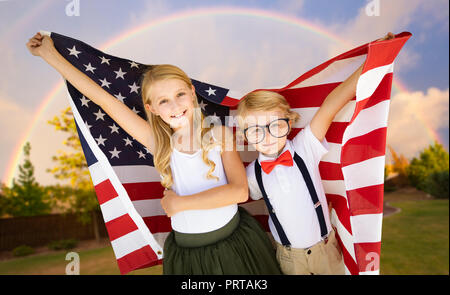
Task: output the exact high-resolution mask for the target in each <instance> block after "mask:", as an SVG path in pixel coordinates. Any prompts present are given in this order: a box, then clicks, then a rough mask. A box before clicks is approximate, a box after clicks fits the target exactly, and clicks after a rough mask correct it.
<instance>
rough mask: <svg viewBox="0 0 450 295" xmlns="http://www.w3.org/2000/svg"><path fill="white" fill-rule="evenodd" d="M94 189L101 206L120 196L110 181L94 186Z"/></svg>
mask: <svg viewBox="0 0 450 295" xmlns="http://www.w3.org/2000/svg"><path fill="white" fill-rule="evenodd" d="M94 189H95V192H96V193H97V199H98V202H99V204H100V205H102V204H103V203H105V202H108V201H109V200H111V199H114V198H115V197H117V196H118V194H117V192H116V190H115V189H114V187H113V185H112V184H111V181H109V179H106V180H104V181H102V182H100V183H99V184H97V185H96V186H94Z"/></svg>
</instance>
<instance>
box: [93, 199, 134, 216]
mask: <svg viewBox="0 0 450 295" xmlns="http://www.w3.org/2000/svg"><path fill="white" fill-rule="evenodd" d="M100 209H101V210H102V214H103V219H104V220H105V222H108V221H111V220H113V219H116V218H117V217H120V216H122V215H124V214H127V213H128V212H127V211H126V210H125V207H124V206H123V204H122V202H121V201H120V198H119V197H115V198H113V199H111V200H109V201H107V202H105V203H103V204H101V205H100Z"/></svg>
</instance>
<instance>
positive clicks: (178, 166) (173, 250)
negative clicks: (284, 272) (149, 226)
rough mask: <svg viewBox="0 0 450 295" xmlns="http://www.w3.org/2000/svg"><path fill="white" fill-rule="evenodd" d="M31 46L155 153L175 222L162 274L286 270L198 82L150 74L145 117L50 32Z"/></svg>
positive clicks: (165, 203)
mask: <svg viewBox="0 0 450 295" xmlns="http://www.w3.org/2000/svg"><path fill="white" fill-rule="evenodd" d="M27 47H28V49H29V51H30V52H31V54H33V55H35V56H41V57H42V58H43V59H44V60H45V61H46V62H47V63H48V64H50V65H51V66H52V67H54V68H55V69H56V70H57V71H58V72H59V73H60V74H61V75H62V76H63V77H64V78H65V79H67V80H68V81H69V82H70V83H71V84H72V85H74V86H75V87H76V88H77V89H78V90H79V91H80V92H81V93H82V94H83V95H84V96H86V97H88V98H90V99H91V100H92V101H93V102H94V103H96V104H97V105H99V106H100V107H101V108H102V109H103V110H104V111H105V112H106V113H108V115H109V116H110V117H111V118H113V120H114V121H116V122H117V123H118V124H119V125H120V126H121V127H122V128H123V129H124V130H125V131H126V132H127V133H129V134H130V135H131V136H133V137H134V138H135V139H136V140H137V141H139V142H141V143H142V144H143V145H144V146H146V147H147V148H148V150H149V151H150V153H151V154H152V155H153V156H154V164H155V167H156V169H157V170H158V172H159V173H160V174H161V178H162V181H161V184H162V185H163V186H164V187H165V188H166V191H165V192H164V197H163V198H162V199H161V205H162V207H163V209H164V210H165V212H166V213H167V215H168V216H169V217H171V224H172V228H173V231H172V232H171V233H170V234H169V236H168V237H167V239H166V241H165V244H164V262H163V272H164V274H280V273H281V272H280V270H279V266H278V263H277V261H276V258H275V255H274V254H275V253H274V249H273V247H272V244H271V242H270V240H269V238H268V237H267V234H266V233H265V232H264V231H263V230H262V228H261V227H260V225H259V224H258V223H257V221H256V220H255V219H254V218H253V217H251V216H250V215H249V214H248V213H247V212H246V211H245V210H244V209H242V208H240V207H238V206H237V203H241V202H245V201H246V200H247V199H248V187H247V180H246V175H245V169H244V166H243V164H242V162H241V160H240V157H239V154H238V152H237V151H236V146H235V138H234V136H233V133H232V131H231V130H229V129H228V128H226V127H224V126H213V127H205V126H203V125H205V124H204V123H205V118H204V117H203V115H202V113H201V109H200V108H199V106H198V102H197V97H196V94H195V88H194V86H193V85H192V83H191V80H190V79H189V77H188V76H187V75H186V74H185V73H184V72H183V71H182V70H181V69H179V68H177V67H175V66H172V65H158V66H149V67H148V70H147V71H146V72H145V73H144V75H143V79H142V84H141V90H142V93H141V95H142V102H143V105H144V106H145V109H146V111H147V117H148V118H149V122H147V121H145V120H144V119H142V118H141V117H139V116H138V115H137V114H135V113H134V112H133V111H132V110H130V109H129V108H128V107H127V106H125V105H124V104H123V103H122V102H120V101H119V100H117V99H115V98H114V97H113V96H112V95H110V94H109V93H108V92H106V91H105V90H104V89H103V88H102V87H101V86H99V85H98V84H97V83H95V82H94V81H92V80H91V79H90V78H89V77H88V76H87V75H85V74H84V73H82V72H81V71H79V70H78V69H76V68H75V67H74V66H73V65H71V64H70V63H69V62H68V61H67V60H65V59H64V57H62V56H61V55H60V54H59V53H58V51H57V50H56V49H55V47H54V45H53V41H52V40H51V38H50V37H48V36H41V35H40V33H37V34H36V35H35V36H33V37H32V38H31V39H30V40H29V42H28V43H27ZM187 169H189V170H188V171H186V170H187Z"/></svg>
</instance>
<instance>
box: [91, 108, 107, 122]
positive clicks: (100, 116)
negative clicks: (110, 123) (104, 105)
mask: <svg viewBox="0 0 450 295" xmlns="http://www.w3.org/2000/svg"><path fill="white" fill-rule="evenodd" d="M94 115H95V116H96V118H95V121H97V120H98V119H102V120H103V121H105V119H103V116H105V115H106V114H105V113H102V110H100V109H99V110H98V112H97V113H94Z"/></svg>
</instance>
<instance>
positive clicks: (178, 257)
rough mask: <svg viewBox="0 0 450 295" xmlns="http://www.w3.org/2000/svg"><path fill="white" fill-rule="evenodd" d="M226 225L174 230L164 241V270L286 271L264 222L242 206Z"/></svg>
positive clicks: (214, 272)
mask: <svg viewBox="0 0 450 295" xmlns="http://www.w3.org/2000/svg"><path fill="white" fill-rule="evenodd" d="M238 208H239V210H238V212H237V213H236V215H235V216H234V217H233V218H232V219H231V221H230V222H229V223H227V224H226V225H225V226H224V227H222V228H220V229H218V230H215V231H212V232H208V233H201V234H186V233H179V232H175V231H172V232H171V233H170V234H169V235H168V236H167V239H166V241H165V243H164V260H163V274H182V275H202V274H204V275H244V274H249V275H257V274H282V273H281V270H280V267H279V264H278V262H277V259H276V257H275V249H274V247H273V246H272V243H271V242H270V240H269V237H268V236H267V234H266V232H265V231H264V230H263V229H262V227H261V225H260V224H259V223H258V221H256V219H254V218H253V217H252V216H250V214H249V213H248V212H247V211H246V210H245V209H244V208H242V207H238Z"/></svg>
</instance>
